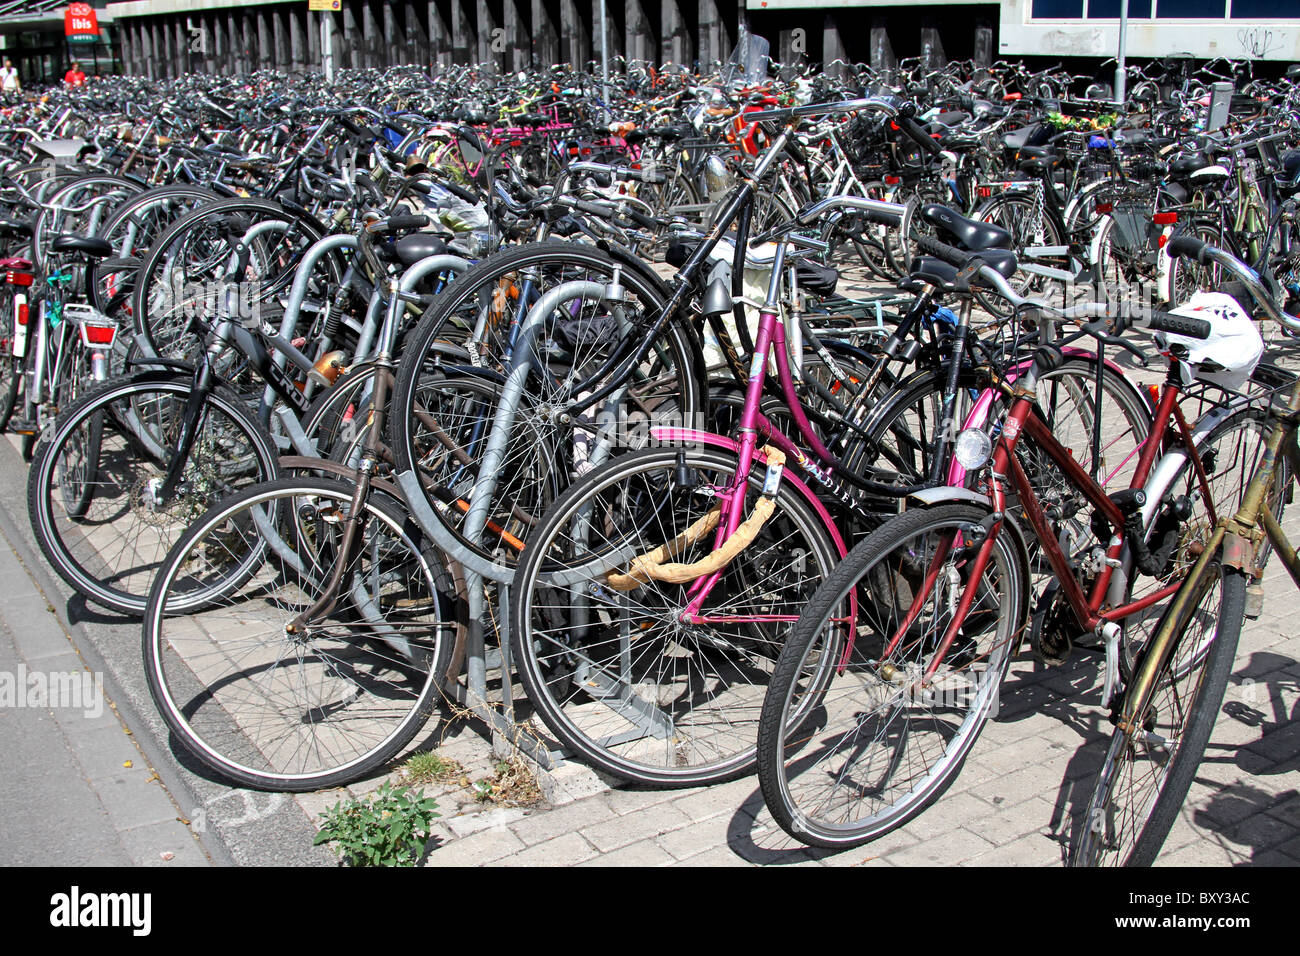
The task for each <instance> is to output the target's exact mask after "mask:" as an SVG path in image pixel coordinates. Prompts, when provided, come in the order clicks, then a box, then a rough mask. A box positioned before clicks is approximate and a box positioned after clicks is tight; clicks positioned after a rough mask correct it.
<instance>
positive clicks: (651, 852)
mask: <svg viewBox="0 0 1300 956" xmlns="http://www.w3.org/2000/svg"><path fill="white" fill-rule="evenodd" d="M676 862H677V861H676V860H675V859H674V858H673V855H672V854H671V853H669V852H668V851H667V850H665V849H664V848H663V847H661V846H659V844H657V843H655V841H654V840H641V841H639V842H637V843H632V844H629V845H627V846H624V847H621V848H619V849H617V850H614V851H613V852H612V853H602V854H601V855H599V856H597V857H594V858H593V859H590V860H588V861H587V862H585V863H581V864H579V865H580V866H669V865H671V864H674V863H676Z"/></svg>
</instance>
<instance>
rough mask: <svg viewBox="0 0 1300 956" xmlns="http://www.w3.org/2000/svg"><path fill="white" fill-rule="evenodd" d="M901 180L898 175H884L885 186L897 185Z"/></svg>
mask: <svg viewBox="0 0 1300 956" xmlns="http://www.w3.org/2000/svg"><path fill="white" fill-rule="evenodd" d="M902 181H903V180H902V179H901V178H900V177H898V176H886V177H885V185H886V186H897V185H898V184H899V183H901V182H902Z"/></svg>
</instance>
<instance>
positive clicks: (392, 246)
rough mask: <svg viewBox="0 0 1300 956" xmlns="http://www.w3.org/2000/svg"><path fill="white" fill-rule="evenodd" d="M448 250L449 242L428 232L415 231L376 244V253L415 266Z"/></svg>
mask: <svg viewBox="0 0 1300 956" xmlns="http://www.w3.org/2000/svg"><path fill="white" fill-rule="evenodd" d="M446 251H447V243H446V242H445V241H444V240H442V239H440V238H438V237H437V236H434V235H430V234H429V233H427V232H415V233H412V234H411V235H409V236H403V237H402V238H400V239H396V240H394V241H392V242H385V243H382V244H379V245H376V246H375V254H376V255H378V256H379V258H381V259H387V260H388V261H389V262H400V263H401V264H402V265H404V266H413V265H415V264H416V263H417V262H419V261H420V260H421V259H427V258H429V256H440V255H443V254H444V253H445V252H446Z"/></svg>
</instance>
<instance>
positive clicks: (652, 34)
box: [623, 0, 659, 64]
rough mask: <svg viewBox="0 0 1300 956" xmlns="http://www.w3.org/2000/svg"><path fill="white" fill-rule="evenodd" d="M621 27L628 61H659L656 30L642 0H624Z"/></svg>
mask: <svg viewBox="0 0 1300 956" xmlns="http://www.w3.org/2000/svg"><path fill="white" fill-rule="evenodd" d="M623 29H624V36H625V37H626V38H627V41H626V44H625V47H624V49H625V51H626V56H627V59H628V63H629V64H630V63H632V62H633V61H637V60H640V61H641V62H643V63H652V64H653V63H658V62H659V44H658V42H657V37H656V31H655V30H654V26H653V24H651V22H650V17H649V16H647V15H646V8H645V6H644V5H643V4H642V0H626V2H625V3H624V5H623Z"/></svg>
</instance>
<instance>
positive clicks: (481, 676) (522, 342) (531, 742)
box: [397, 276, 624, 770]
mask: <svg viewBox="0 0 1300 956" xmlns="http://www.w3.org/2000/svg"><path fill="white" fill-rule="evenodd" d="M403 282H405V277H403ZM593 296H597V297H600V298H602V299H606V300H615V299H617V300H621V298H622V291H621V288H620V287H619V285H618V281H617V276H615V279H614V281H613V282H612V283H610V284H605V283H601V282H590V281H584V280H577V281H573V282H565V283H562V284H561V285H558V286H556V287H555V288H554V289H551V290H550V291H549V292H547V293H545V294H544V295H543V296H542V297H541V298H540V299H538V301H537V303H536V304H535V305H534V306H533V307H532V308H531V309H530V310H529V312H528V315H527V316H526V318H525V319H524V321H523V323H522V325H521V328H520V331H519V337H518V339H517V341H516V344H515V346H514V351H513V355H514V358H513V359H512V362H511V367H510V371H509V373H508V375H507V378H506V383H505V386H504V387H503V389H502V394H501V398H500V400H499V401H498V403H497V410H496V414H495V416H494V418H493V422H492V428H491V432H490V434H489V437H488V443H487V447H486V449H485V451H484V455H483V460H482V462H481V464H480V466H479V475H480V478H479V481H478V482H476V483H475V485H474V488H473V490H472V491H471V493H470V502H469V511H468V513H467V514H466V518H465V527H464V534H465V536H466V537H467V538H470V539H471V540H477V539H478V538H479V536H480V535H481V534H482V532H483V530H484V528H485V527H486V525H487V519H488V511H489V503H490V501H491V499H492V495H493V493H494V492H495V491H496V486H497V477H498V474H499V473H500V470H501V465H502V462H503V460H504V458H505V454H506V446H507V444H508V442H509V440H510V431H511V429H512V428H513V426H514V419H515V414H516V412H517V410H518V407H519V402H520V400H521V399H522V398H523V395H524V387H525V384H526V382H527V379H528V376H529V374H530V373H531V371H532V362H533V360H532V353H531V350H530V348H529V345H530V343H531V341H532V338H533V336H534V335H535V334H536V331H537V328H538V327H539V326H540V325H541V323H542V322H543V320H544V319H546V318H547V317H548V316H550V315H552V314H553V313H554V312H555V310H556V309H558V308H560V307H561V306H562V305H564V304H566V303H567V302H570V301H573V300H575V299H581V298H586V297H593ZM623 393H624V390H623V389H620V390H619V391H617V392H615V393H614V395H612V396H611V397H610V399H609V401H610V403H611V404H617V403H618V402H620V401H621V396H622V395H623ZM598 422H600V427H599V428H598V434H603V433H605V432H606V431H607V430H608V418H607V416H606V414H602V415H601V416H600V417H599V418H598ZM607 449H608V442H605V443H602V445H601V447H600V448H597V449H596V451H595V452H594V453H593V455H592V458H591V459H590V461H591V462H592V463H593V465H594V464H599V462H600V461H601V460H602V459H603V458H604V457H605V454H607ZM397 486H398V488H399V489H400V490H401V492H402V495H403V496H404V497H405V499H406V505H407V508H408V510H409V511H410V512H411V515H412V517H413V518H414V519H415V521H416V523H417V524H419V526H420V528H421V529H422V530H423V531H424V533H425V534H427V535H429V537H430V538H432V539H433V541H434V543H435V544H437V545H438V547H439V548H441V549H442V550H443V551H445V552H446V553H447V554H448V555H449V556H450V557H451V558H452V559H453V560H455V561H458V562H459V563H460V564H461V566H462V568H463V569H464V571H465V581H466V587H467V590H468V592H469V593H468V604H469V636H468V640H467V642H466V665H465V666H466V675H467V678H468V687H467V689H466V690H465V691H464V692H463V698H464V699H463V700H461V701H460V702H461V703H463V704H464V706H466V707H467V708H468V709H469V710H471V711H472V712H473V713H474V714H475V715H476V716H478V717H480V718H481V719H482V720H484V721H485V722H486V723H487V724H488V726H490V727H491V728H492V729H493V731H494V733H495V734H499V735H500V736H501V737H503V738H504V741H505V742H506V744H507V745H508V746H514V747H516V748H518V749H520V750H523V751H524V752H525V753H527V755H528V756H529V757H530V758H532V759H533V760H535V761H536V762H537V763H538V764H539V765H541V766H542V768H543V769H548V770H549V769H551V768H553V767H554V766H555V764H556V761H557V759H558V758H559V756H560V755H559V753H557V752H552V751H549V750H547V749H546V748H545V747H544V746H543V745H542V744H541V742H540V741H537V740H535V739H532V738H530V737H528V736H527V735H524V734H520V733H519V732H518V727H517V724H516V722H515V714H514V697H513V692H512V684H511V677H510V675H511V673H512V665H511V661H510V630H509V628H510V624H509V618H508V614H507V612H506V609H507V608H508V606H509V603H510V584H511V582H512V581H513V579H514V569H513V568H510V567H508V566H507V565H505V564H502V563H500V562H497V561H492V560H488V559H486V558H484V557H483V556H482V555H480V554H477V553H475V552H472V551H470V550H468V549H467V548H466V547H465V546H464V545H463V544H462V543H461V542H460V541H458V540H456V537H455V536H454V535H453V534H452V532H451V530H450V529H449V528H448V527H447V526H446V525H445V524H444V523H443V522H442V521H441V520H440V519H439V518H438V516H437V515H436V514H434V512H433V508H432V507H431V506H430V504H429V501H428V499H427V497H426V496H425V494H424V491H423V489H422V488H421V487H420V481H419V478H418V477H417V476H416V475H415V473H414V472H413V471H409V470H408V471H404V472H402V473H401V474H399V475H397ZM489 581H491V582H495V583H496V585H497V594H498V598H497V608H498V615H497V620H498V625H497V627H498V635H499V639H500V643H501V652H500V668H501V675H502V677H501V687H502V708H501V710H500V711H497V710H496V709H495V708H493V707H492V706H491V705H490V704H489V703H488V699H487V670H488V666H487V665H488V653H487V642H486V637H485V635H484V631H483V615H484V612H485V611H486V610H487V598H486V595H485V594H484V585H485V583H486V582H489ZM454 692H455V693H456V696H458V697H460V696H462V693H461V692H460V689H459V685H456V687H455V688H454ZM498 743H500V741H499V740H498V739H496V738H495V737H494V740H493V745H494V747H495V746H497V744H498Z"/></svg>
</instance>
